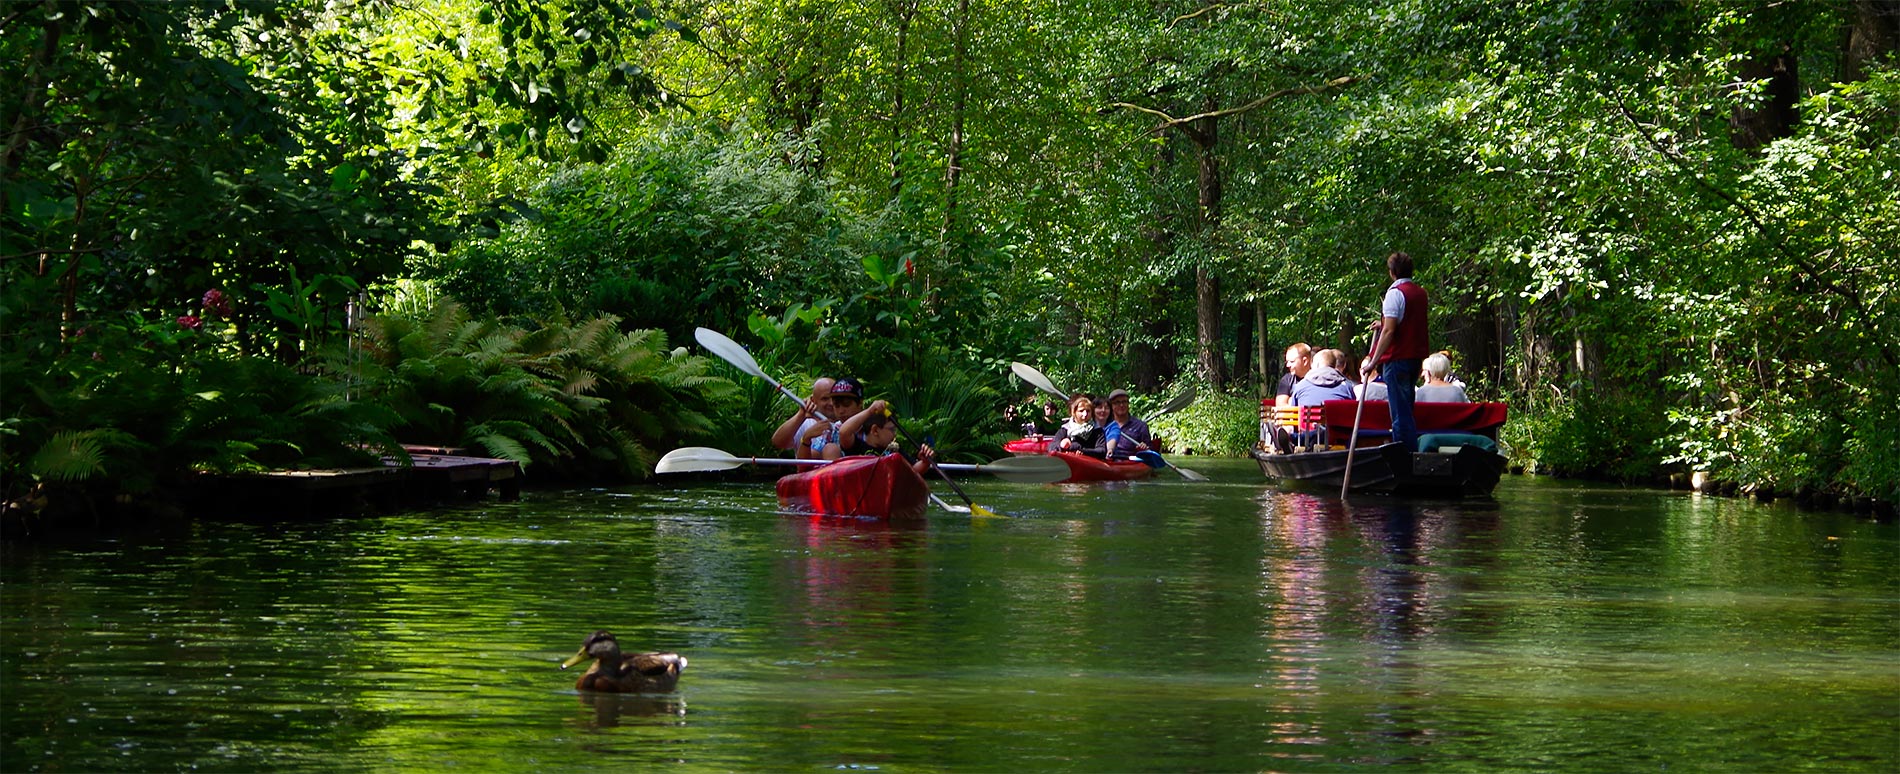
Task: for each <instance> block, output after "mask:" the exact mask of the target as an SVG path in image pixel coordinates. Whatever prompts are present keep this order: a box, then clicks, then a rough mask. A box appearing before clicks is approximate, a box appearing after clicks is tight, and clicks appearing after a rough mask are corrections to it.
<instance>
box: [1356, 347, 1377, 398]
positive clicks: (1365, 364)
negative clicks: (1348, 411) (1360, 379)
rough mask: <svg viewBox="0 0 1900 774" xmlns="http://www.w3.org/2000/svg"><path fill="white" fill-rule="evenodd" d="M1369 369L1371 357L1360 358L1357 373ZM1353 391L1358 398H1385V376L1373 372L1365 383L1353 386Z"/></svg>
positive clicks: (1370, 369) (1365, 371)
mask: <svg viewBox="0 0 1900 774" xmlns="http://www.w3.org/2000/svg"><path fill="white" fill-rule="evenodd" d="M1371 371H1372V358H1370V357H1366V358H1360V360H1359V373H1362V374H1363V373H1368V372H1371ZM1353 393H1354V394H1356V395H1358V396H1359V399H1360V400H1385V377H1383V376H1380V375H1379V374H1377V373H1373V374H1372V378H1370V379H1368V380H1367V381H1366V383H1365V384H1361V385H1358V386H1356V387H1354V388H1353Z"/></svg>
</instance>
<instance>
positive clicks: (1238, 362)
mask: <svg viewBox="0 0 1900 774" xmlns="http://www.w3.org/2000/svg"><path fill="white" fill-rule="evenodd" d="M1236 317H1237V319H1236V320H1235V323H1236V325H1235V328H1234V370H1233V371H1232V372H1231V373H1230V374H1228V375H1229V376H1231V377H1233V381H1234V383H1235V384H1245V383H1247V382H1248V381H1249V380H1251V379H1252V378H1253V368H1252V367H1251V366H1250V365H1249V360H1250V359H1251V356H1252V355H1253V336H1254V330H1253V320H1252V319H1251V318H1249V317H1247V316H1246V315H1244V314H1243V315H1237V316H1236Z"/></svg>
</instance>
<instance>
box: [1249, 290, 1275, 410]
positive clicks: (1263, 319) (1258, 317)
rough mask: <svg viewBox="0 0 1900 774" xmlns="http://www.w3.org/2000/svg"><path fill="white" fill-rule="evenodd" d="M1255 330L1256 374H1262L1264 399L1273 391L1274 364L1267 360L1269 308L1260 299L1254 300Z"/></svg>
mask: <svg viewBox="0 0 1900 774" xmlns="http://www.w3.org/2000/svg"><path fill="white" fill-rule="evenodd" d="M1253 329H1254V334H1255V335H1254V339H1253V358H1254V366H1255V369H1254V372H1255V373H1257V374H1260V390H1259V392H1260V395H1259V397H1261V398H1263V399H1264V398H1266V397H1267V393H1269V392H1271V391H1272V390H1273V387H1272V386H1271V385H1269V384H1268V382H1269V381H1271V375H1272V374H1273V363H1272V361H1270V360H1268V359H1267V307H1266V305H1265V304H1262V303H1260V299H1258V298H1256V299H1254V300H1253Z"/></svg>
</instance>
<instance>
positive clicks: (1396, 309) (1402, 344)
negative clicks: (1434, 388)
mask: <svg viewBox="0 0 1900 774" xmlns="http://www.w3.org/2000/svg"><path fill="white" fill-rule="evenodd" d="M1385 271H1386V274H1387V275H1388V276H1390V277H1391V278H1392V284H1391V285H1389V286H1387V287H1386V289H1385V300H1384V302H1383V303H1382V304H1381V305H1380V306H1381V309H1380V315H1381V316H1380V318H1379V323H1378V325H1376V326H1375V328H1376V329H1377V330H1378V334H1377V336H1378V341H1377V342H1376V343H1374V344H1373V345H1372V356H1371V360H1372V365H1370V366H1367V367H1366V369H1365V372H1364V375H1365V377H1366V378H1367V379H1370V378H1372V374H1373V372H1374V369H1377V370H1378V372H1379V373H1381V374H1383V375H1384V376H1385V390H1386V393H1385V395H1386V397H1385V400H1386V406H1387V407H1388V408H1389V409H1390V410H1391V412H1392V440H1394V441H1397V442H1399V443H1402V444H1405V446H1406V448H1407V449H1410V448H1412V447H1413V446H1414V445H1415V444H1417V443H1418V424H1417V423H1416V422H1414V421H1413V419H1412V403H1413V400H1414V398H1415V397H1416V392H1417V390H1418V374H1419V370H1420V364H1422V363H1424V362H1425V356H1426V355H1428V354H1430V353H1431V350H1430V349H1429V348H1428V347H1427V346H1426V344H1425V339H1426V330H1425V325H1426V319H1427V316H1428V315H1429V314H1430V312H1429V309H1430V303H1429V302H1428V301H1426V299H1425V288H1422V287H1420V286H1419V284H1418V283H1416V282H1413V281H1412V256H1410V255H1407V254H1405V253H1393V254H1391V255H1388V256H1386V258H1385Z"/></svg>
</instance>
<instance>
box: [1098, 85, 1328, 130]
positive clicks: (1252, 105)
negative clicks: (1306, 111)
mask: <svg viewBox="0 0 1900 774" xmlns="http://www.w3.org/2000/svg"><path fill="white" fill-rule="evenodd" d="M1362 80H1365V77H1364V76H1359V75H1345V76H1341V77H1338V78H1334V79H1332V80H1330V81H1327V82H1325V83H1323V84H1320V85H1318V86H1295V87H1293V88H1290V89H1281V90H1279V91H1276V92H1273V93H1272V94H1268V95H1266V96H1264V97H1261V98H1259V99H1256V100H1254V101H1252V102H1249V103H1247V104H1245V105H1241V106H1240V107H1232V108H1225V109H1222V110H1211V111H1208V112H1206V113H1196V114H1194V115H1191V116H1187V117H1186V118H1175V117H1173V116H1170V115H1168V114H1167V113H1164V112H1161V111H1159V110H1155V109H1154V108H1149V107H1143V106H1141V105H1136V104H1134V103H1131V102H1116V103H1114V104H1113V105H1111V107H1118V108H1126V109H1128V110H1134V111H1138V112H1142V113H1147V114H1148V115H1151V116H1154V117H1156V118H1159V119H1161V123H1160V124H1159V125H1157V126H1155V127H1154V128H1153V129H1149V130H1148V133H1149V134H1160V133H1162V132H1165V131H1167V130H1169V129H1175V128H1180V127H1182V126H1183V125H1185V124H1191V123H1193V122H1195V121H1199V120H1201V119H1206V118H1224V117H1226V116H1231V115H1238V114H1240V113H1246V112H1250V111H1253V110H1257V109H1259V108H1260V107H1261V106H1262V105H1265V104H1267V103H1269V102H1272V101H1274V100H1276V99H1282V98H1285V97H1292V96H1297V95H1301V94H1318V93H1320V92H1324V91H1331V90H1333V89H1337V88H1342V87H1345V86H1348V85H1351V84H1354V83H1357V82H1359V81H1362ZM1183 131H1186V130H1185V129H1184V130H1183Z"/></svg>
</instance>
